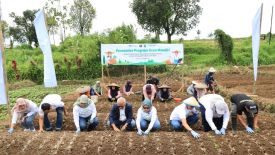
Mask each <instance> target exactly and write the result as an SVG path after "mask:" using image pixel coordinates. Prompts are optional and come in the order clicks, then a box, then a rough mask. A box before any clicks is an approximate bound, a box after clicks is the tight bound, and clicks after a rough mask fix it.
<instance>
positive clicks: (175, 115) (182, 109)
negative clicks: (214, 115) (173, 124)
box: [170, 103, 198, 121]
mask: <svg viewBox="0 0 275 155" xmlns="http://www.w3.org/2000/svg"><path fill="white" fill-rule="evenodd" d="M193 113H198V112H197V110H196V108H195V107H194V108H193V109H192V110H188V109H187V108H186V105H185V104H184V103H182V104H181V105H178V106H177V107H176V108H175V109H174V110H173V112H172V113H171V115H170V120H179V121H181V120H182V119H183V118H187V117H188V116H191V115H193Z"/></svg>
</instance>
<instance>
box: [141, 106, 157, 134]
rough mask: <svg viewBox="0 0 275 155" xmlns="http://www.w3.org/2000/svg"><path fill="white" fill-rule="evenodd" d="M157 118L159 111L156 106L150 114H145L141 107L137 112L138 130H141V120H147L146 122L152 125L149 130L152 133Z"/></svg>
mask: <svg viewBox="0 0 275 155" xmlns="http://www.w3.org/2000/svg"><path fill="white" fill-rule="evenodd" d="M157 118H158V116H157V109H156V108H155V107H154V106H152V108H151V110H150V112H149V113H146V112H144V111H143V109H142V107H140V108H139V109H138V112H137V120H136V125H137V129H140V121H141V119H145V120H146V121H150V124H149V126H148V129H147V130H149V131H150V130H151V129H152V128H153V125H154V123H155V122H156V120H157Z"/></svg>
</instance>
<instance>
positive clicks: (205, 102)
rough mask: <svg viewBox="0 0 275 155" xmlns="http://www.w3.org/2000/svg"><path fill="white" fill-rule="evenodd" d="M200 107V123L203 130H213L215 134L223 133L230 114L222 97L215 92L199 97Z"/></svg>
mask: <svg viewBox="0 0 275 155" xmlns="http://www.w3.org/2000/svg"><path fill="white" fill-rule="evenodd" d="M199 103H201V107H202V106H203V107H204V108H205V111H201V115H202V116H201V117H202V125H203V128H204V131H205V132H208V131H211V130H213V131H214V132H215V134H216V135H225V130H226V129H227V125H228V122H229V118H230V114H229V109H228V105H227V104H226V103H225V101H224V98H223V97H222V96H220V95H217V94H207V95H204V96H202V97H201V98H200V99H199Z"/></svg>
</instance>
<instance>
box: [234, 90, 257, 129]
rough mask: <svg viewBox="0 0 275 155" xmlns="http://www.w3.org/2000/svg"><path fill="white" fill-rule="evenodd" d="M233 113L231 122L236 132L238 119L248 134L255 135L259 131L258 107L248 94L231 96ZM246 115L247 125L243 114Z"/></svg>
mask: <svg viewBox="0 0 275 155" xmlns="http://www.w3.org/2000/svg"><path fill="white" fill-rule="evenodd" d="M231 103H232V111H231V121H232V129H233V131H234V132H236V130H237V119H238V120H239V121H240V123H241V124H242V125H243V126H244V127H245V129H246V131H247V132H248V133H250V134H251V133H254V130H259V126H258V119H259V116H258V112H259V109H258V105H257V104H256V103H255V102H254V101H253V100H252V99H251V98H250V97H249V96H247V95H246V94H242V93H240V94H234V95H232V96H231ZM243 112H244V114H245V115H246V119H247V123H245V121H244V118H243V116H242V113H243Z"/></svg>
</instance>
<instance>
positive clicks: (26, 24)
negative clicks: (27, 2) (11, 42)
mask: <svg viewBox="0 0 275 155" xmlns="http://www.w3.org/2000/svg"><path fill="white" fill-rule="evenodd" d="M36 12H37V10H26V11H24V12H23V16H17V15H15V13H14V12H12V13H11V14H10V17H11V18H13V22H14V23H15V24H16V27H14V28H12V30H13V32H12V33H14V30H15V31H16V32H17V33H19V34H20V36H18V35H17V34H14V35H15V36H17V37H18V38H17V37H15V38H14V39H16V40H17V41H18V42H21V43H25V42H26V41H27V42H28V44H29V45H30V46H31V45H32V43H33V42H34V43H35V46H36V47H38V40H37V37H36V33H35V29H34V25H33V21H34V18H35V13H36ZM10 30H11V29H10Z"/></svg>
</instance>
